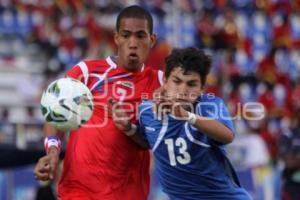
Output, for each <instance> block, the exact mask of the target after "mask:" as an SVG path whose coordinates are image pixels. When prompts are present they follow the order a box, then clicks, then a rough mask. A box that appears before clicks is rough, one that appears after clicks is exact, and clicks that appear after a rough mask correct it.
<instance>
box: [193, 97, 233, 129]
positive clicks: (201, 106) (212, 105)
mask: <svg viewBox="0 0 300 200" xmlns="http://www.w3.org/2000/svg"><path fill="white" fill-rule="evenodd" d="M196 113H197V114H199V115H201V116H203V117H209V118H212V119H214V120H217V121H218V122H220V123H222V124H224V125H225V126H226V127H227V128H229V129H230V130H231V131H232V132H233V133H235V128H234V125H233V122H232V117H231V116H230V114H229V111H228V109H227V106H226V105H225V103H224V101H223V100H222V99H220V98H218V97H214V98H211V99H209V98H207V99H205V100H204V101H200V102H199V103H198V104H197V107H196Z"/></svg>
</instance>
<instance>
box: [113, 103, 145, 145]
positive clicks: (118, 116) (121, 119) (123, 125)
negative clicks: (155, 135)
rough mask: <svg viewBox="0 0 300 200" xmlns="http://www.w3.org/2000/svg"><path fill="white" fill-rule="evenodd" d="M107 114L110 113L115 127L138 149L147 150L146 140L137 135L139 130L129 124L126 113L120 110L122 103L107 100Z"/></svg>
mask: <svg viewBox="0 0 300 200" xmlns="http://www.w3.org/2000/svg"><path fill="white" fill-rule="evenodd" d="M108 109H109V112H111V113H112V117H113V120H114V123H115V125H116V127H117V128H118V129H119V130H120V131H122V132H123V133H124V134H125V135H127V136H128V137H129V138H130V139H132V140H133V141H134V142H135V143H137V144H138V145H139V146H140V147H142V148H145V149H149V144H148V142H147V140H146V139H145V138H144V137H143V136H142V134H141V133H139V128H138V126H137V125H136V124H133V123H131V122H130V119H129V117H128V115H127V113H126V111H125V110H124V109H123V108H122V103H120V102H117V101H115V100H114V99H112V98H111V99H109V108H108Z"/></svg>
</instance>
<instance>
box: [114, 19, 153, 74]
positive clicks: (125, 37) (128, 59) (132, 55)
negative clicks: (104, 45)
mask: <svg viewBox="0 0 300 200" xmlns="http://www.w3.org/2000/svg"><path fill="white" fill-rule="evenodd" d="M155 41H156V36H155V35H154V34H150V32H149V28H148V21H147V20H145V19H137V18H123V19H121V21H120V27H119V31H118V32H116V33H115V42H116V44H117V45H118V60H117V64H118V65H119V66H123V67H125V68H126V69H128V70H131V71H135V70H139V69H140V68H141V66H142V64H143V63H144V62H145V60H146V59H147V57H148V54H149V51H150V49H151V47H152V46H153V45H154V43H155Z"/></svg>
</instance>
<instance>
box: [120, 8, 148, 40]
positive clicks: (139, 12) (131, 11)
mask: <svg viewBox="0 0 300 200" xmlns="http://www.w3.org/2000/svg"><path fill="white" fill-rule="evenodd" d="M123 18H137V19H145V20H147V22H148V29H149V32H150V34H152V32H153V18H152V16H151V14H150V13H149V12H148V11H147V10H145V9H144V8H142V7H141V6H138V5H133V6H129V7H126V8H124V9H123V10H122V11H121V12H120V13H119V15H118V17H117V23H116V29H117V31H119V29H120V23H121V20H122V19H123Z"/></svg>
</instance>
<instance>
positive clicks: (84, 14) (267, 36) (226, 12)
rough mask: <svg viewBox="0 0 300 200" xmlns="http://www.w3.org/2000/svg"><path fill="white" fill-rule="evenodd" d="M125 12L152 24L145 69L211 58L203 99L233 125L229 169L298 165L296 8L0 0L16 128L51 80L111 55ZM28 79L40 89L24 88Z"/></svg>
mask: <svg viewBox="0 0 300 200" xmlns="http://www.w3.org/2000/svg"><path fill="white" fill-rule="evenodd" d="M130 4H139V5H142V6H144V7H145V8H147V9H148V10H149V11H151V13H152V15H153V17H154V32H155V33H157V35H158V43H157V44H156V45H155V47H154V48H153V50H152V52H151V54H150V57H149V59H148V61H147V63H148V64H149V65H152V66H155V67H157V68H160V69H163V68H164V57H165V56H166V55H167V54H168V53H169V52H170V50H171V48H173V47H187V46H196V47H199V48H203V49H205V51H207V53H209V54H210V55H211V56H212V58H213V68H212V73H211V75H210V76H209V78H208V86H207V90H208V92H212V93H214V94H216V95H217V96H222V97H223V98H224V99H225V100H226V102H227V103H228V105H229V108H230V112H231V114H232V116H235V117H236V119H237V120H235V124H236V129H237V140H236V142H235V143H234V144H233V145H232V149H233V150H232V152H233V153H232V159H233V160H234V161H236V163H235V164H236V165H237V166H238V167H240V168H241V169H242V168H247V167H248V168H256V167H260V166H269V167H271V168H272V169H275V171H276V170H278V168H279V170H278V171H279V172H281V171H282V170H286V168H289V165H288V164H287V161H286V155H292V157H293V156H294V157H293V158H294V159H296V158H299V156H300V147H299V146H300V142H299V135H300V117H299V116H300V114H299V113H300V50H299V49H300V14H299V13H300V1H299V0H290V1H289V0H202V1H199V0H153V1H146V0H114V1H109V0H85V1H84V0H60V1H52V0H11V1H9V0H1V1H0V64H1V66H0V72H1V71H7V70H10V69H11V68H13V69H14V70H15V71H18V70H19V71H21V72H22V73H24V71H27V72H26V73H28V74H29V75H28V76H29V77H30V78H28V79H27V81H25V83H24V82H21V86H22V87H20V86H19V87H18V88H21V89H19V90H17V91H21V93H22V92H23V93H24V95H26V99H27V102H31V104H30V106H29V107H28V106H27V105H25V107H26V106H27V107H26V108H25V116H26V117H25V119H29V117H30V119H35V120H37V121H38V118H39V114H38V113H39V112H38V111H37V110H36V112H35V114H34V112H33V110H32V109H33V108H35V107H36V106H37V105H38V103H39V95H40V92H41V90H42V89H43V88H44V87H45V85H46V84H47V83H49V81H50V80H51V79H53V78H55V77H57V76H58V75H59V74H63V73H64V72H65V71H66V70H68V69H69V68H70V67H72V66H73V65H74V64H76V63H77V62H78V61H80V60H82V59H95V58H104V57H106V56H108V55H111V54H113V53H114V52H115V50H116V46H115V44H114V39H113V36H114V35H113V30H114V26H115V20H116V16H117V13H118V12H119V10H120V8H122V7H124V6H127V5H130ZM37 76H39V77H42V81H32V79H31V77H37ZM37 83H38V84H37ZM1 84H2V83H1ZM1 84H0V95H2V94H1V91H2V90H1ZM15 84H18V83H17V82H15ZM33 84H35V85H33ZM26 85H27V87H25V86H26ZM28 88H29V91H36V92H28ZM30 89H31V90H30ZM24 91H26V92H24ZM251 102H259V103H261V104H262V105H264V108H265V110H264V112H263V114H264V117H263V118H260V119H256V120H249V119H252V118H251V117H247V116H255V115H257V113H255V112H252V113H251V112H250V113H245V112H243V105H245V104H247V103H251ZM12 106H13V105H10V103H9V102H7V105H4V104H3V105H1V108H2V109H1V110H2V112H1V113H2V114H1V116H0V118H1V117H2V118H3V119H2V121H1V124H2V125H0V134H2V133H3V131H5V130H7V127H6V129H5V126H4V125H3V124H4V122H5V123H6V124H7V123H9V120H7V119H10V117H9V116H8V115H9V114H11V115H12V113H11V112H10V107H12ZM34 115H36V116H34ZM245 115H246V116H245ZM28 116H29V117H28ZM297 116H298V117H297ZM11 118H12V117H11ZM25 121H26V120H25ZM3 127H4V128H3ZM297 135H298V136H297ZM297 137H298V140H296V142H295V138H296V139H297ZM1 138H2V137H1V135H0V142H1ZM245 138H246V139H245ZM251 138H252V139H251ZM2 141H3V139H2ZM243 141H244V143H243ZM245 141H246V142H245ZM250 141H253V142H254V143H253V144H252V143H251V142H250ZM297 141H298V143H297ZM239 144H245V145H239ZM279 144H280V145H279ZM292 144H293V145H292ZM247 145H248V146H249V145H250V146H249V148H247V149H246V150H245V151H242V150H241V151H239V152H242V153H240V154H239V153H236V152H237V151H235V150H236V149H239V148H243V147H245V146H247ZM256 147H257V149H256ZM253 149H256V150H257V151H256V153H253ZM245 152H246V156H245V155H244V154H245ZM251 152H252V153H251ZM254 152H255V151H254ZM251 155H252V156H251ZM241 159H244V162H241ZM281 162H283V165H282V167H278V166H281V165H280V163H281ZM297 167H298V170H299V169H300V167H299V166H296V169H297ZM292 168H293V170H294V168H295V166H293V167H292ZM299 184H300V181H299ZM274 187H277V186H274ZM254 190H255V189H254Z"/></svg>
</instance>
